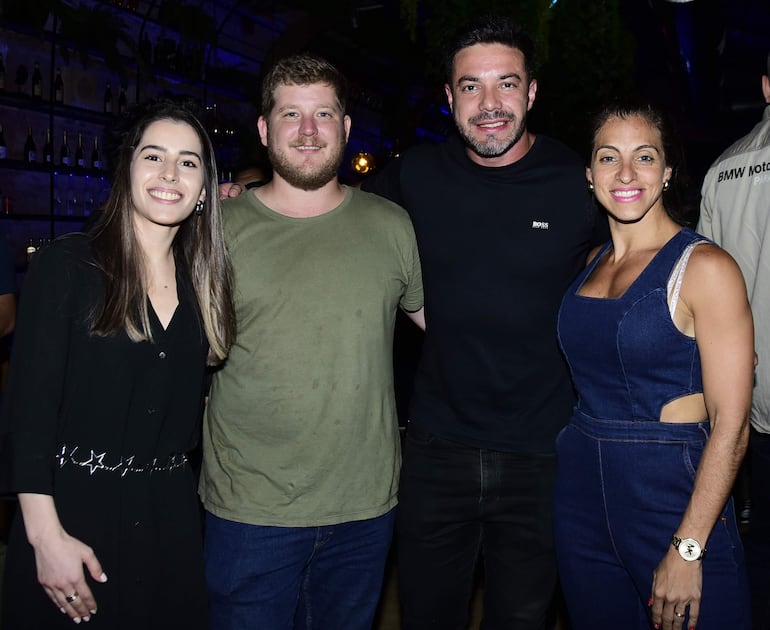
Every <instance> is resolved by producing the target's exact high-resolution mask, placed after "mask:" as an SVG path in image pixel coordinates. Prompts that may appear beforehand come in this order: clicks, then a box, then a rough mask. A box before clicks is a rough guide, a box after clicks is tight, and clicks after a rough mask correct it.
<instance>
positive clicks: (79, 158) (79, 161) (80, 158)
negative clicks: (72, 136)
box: [75, 133, 86, 168]
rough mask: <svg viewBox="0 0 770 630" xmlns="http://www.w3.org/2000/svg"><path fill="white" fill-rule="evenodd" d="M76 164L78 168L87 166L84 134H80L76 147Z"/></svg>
mask: <svg viewBox="0 0 770 630" xmlns="http://www.w3.org/2000/svg"><path fill="white" fill-rule="evenodd" d="M75 165H76V166H77V167H78V168H85V166H86V153H85V151H83V134H82V133H79V134H78V146H77V148H76V149H75Z"/></svg>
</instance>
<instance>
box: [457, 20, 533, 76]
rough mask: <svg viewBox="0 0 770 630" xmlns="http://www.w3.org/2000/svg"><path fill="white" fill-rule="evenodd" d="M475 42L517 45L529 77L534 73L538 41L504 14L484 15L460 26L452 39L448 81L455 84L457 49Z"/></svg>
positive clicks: (459, 49)
mask: <svg viewBox="0 0 770 630" xmlns="http://www.w3.org/2000/svg"><path fill="white" fill-rule="evenodd" d="M475 44H503V45H504V46H509V47H511V48H516V49H518V50H520V51H521V54H522V55H524V69H525V71H526V73H527V81H531V80H532V79H533V78H534V75H535V44H534V42H533V41H532V39H531V38H530V37H529V35H527V34H526V33H525V32H524V31H523V30H522V29H521V27H520V26H519V25H518V24H516V23H515V22H514V21H513V20H512V19H511V18H510V17H508V16H504V15H492V14H490V15H485V16H482V17H481V18H479V19H478V20H476V21H474V22H472V23H471V24H469V25H465V26H464V27H463V28H461V29H460V30H459V31H458V32H457V33H456V35H455V36H454V38H453V39H452V40H451V41H450V43H449V47H448V49H447V54H446V58H445V60H444V73H445V75H446V81H447V83H448V84H449V85H451V84H452V72H453V70H454V61H455V57H456V56H457V53H459V52H460V51H461V50H463V49H465V48H468V47H469V46H474V45H475Z"/></svg>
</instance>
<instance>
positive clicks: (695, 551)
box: [671, 536, 706, 562]
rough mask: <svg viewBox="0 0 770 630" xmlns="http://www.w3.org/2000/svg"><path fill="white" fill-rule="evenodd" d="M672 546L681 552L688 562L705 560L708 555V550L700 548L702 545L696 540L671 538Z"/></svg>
mask: <svg viewBox="0 0 770 630" xmlns="http://www.w3.org/2000/svg"><path fill="white" fill-rule="evenodd" d="M671 546H672V547H673V548H674V549H676V550H677V551H678V552H679V555H680V556H682V558H684V559H685V560H687V562H693V561H695V560H703V556H705V555H706V549H705V548H703V547H701V546H700V543H699V542H698V541H697V540H695V539H694V538H678V537H677V536H672V537H671Z"/></svg>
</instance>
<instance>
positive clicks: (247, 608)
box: [205, 510, 394, 630]
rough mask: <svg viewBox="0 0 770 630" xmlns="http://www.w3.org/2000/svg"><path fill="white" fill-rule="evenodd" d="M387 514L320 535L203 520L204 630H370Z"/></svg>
mask: <svg viewBox="0 0 770 630" xmlns="http://www.w3.org/2000/svg"><path fill="white" fill-rule="evenodd" d="M393 521H394V511H393V510H391V511H390V512H388V513H387V514H385V515H383V516H380V517H378V518H372V519H368V520H363V521H352V522H348V523H340V524H339V525H328V526H324V527H266V526H260V525H248V524H245V523H236V522H233V521H228V520H225V519H222V518H218V517H216V516H214V515H213V514H210V513H207V514H206V545H205V557H206V582H207V583H208V588H209V609H210V619H211V628H212V630H253V629H255V628H264V629H265V630H291V629H304V630H310V629H316V630H333V629H334V630H336V629H340V630H342V629H343V628H344V630H370V629H371V627H372V623H373V620H374V614H375V612H376V610H377V603H378V602H379V599H380V591H381V589H382V579H383V575H384V571H385V561H386V558H387V555H388V549H389V548H390V540H391V536H392V533H393Z"/></svg>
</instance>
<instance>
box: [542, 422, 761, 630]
mask: <svg viewBox="0 0 770 630" xmlns="http://www.w3.org/2000/svg"><path fill="white" fill-rule="evenodd" d="M708 434H709V427H708V423H707V422H699V423H687V424H678V423H677V424H674V423H664V422H624V421H609V420H600V419H596V418H591V417H589V416H586V415H585V414H582V413H581V412H579V411H576V412H575V414H574V416H573V418H572V420H571V421H570V424H569V425H568V426H567V427H566V428H565V429H564V430H563V431H562V432H561V433H560V434H559V437H558V439H557V443H556V444H557V456H558V469H557V474H556V491H555V496H554V538H555V540H556V550H557V557H558V560H559V576H560V578H561V585H562V590H563V592H564V599H565V601H566V603H567V609H568V611H569V615H570V620H571V622H572V628H573V630H589V629H590V630H595V629H597V628H623V629H624V630H634V629H638V630H649V629H650V628H651V625H650V624H651V617H650V614H649V609H648V607H647V600H648V599H649V597H650V595H651V594H652V576H653V571H654V570H655V568H656V567H657V566H658V564H659V563H660V561H661V559H662V558H663V556H664V555H665V554H666V553H667V552H668V550H669V548H670V545H671V536H672V534H674V533H675V532H676V529H677V527H678V526H679V523H680V521H681V519H682V515H683V514H684V511H685V508H686V507H687V504H688V502H689V500H690V495H691V494H692V489H693V484H694V481H695V474H696V471H697V468H698V464H699V463H700V458H701V456H702V454H703V448H704V446H705V444H706V440H707V439H708ZM701 542H705V541H701ZM706 548H707V553H706V556H705V557H704V559H703V561H702V562H703V586H702V600H701V606H700V618H699V619H698V630H717V629H719V630H723V629H724V628H730V630H748V629H749V628H750V627H751V626H750V622H749V604H748V585H747V580H746V572H745V566H744V560H743V548H742V546H741V541H740V538H739V535H738V527H737V523H736V519H735V512H734V510H733V505H732V500H730V501H728V502H727V504H726V505H725V507H724V509H723V511H722V515H721V517H720V518H719V519H717V522H716V524H715V525H714V529H713V530H712V532H711V536H710V538H709V540H708V541H707V542H706ZM687 622H688V619H687V618H685V620H684V626H683V627H685V628H687V627H688V625H687Z"/></svg>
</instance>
